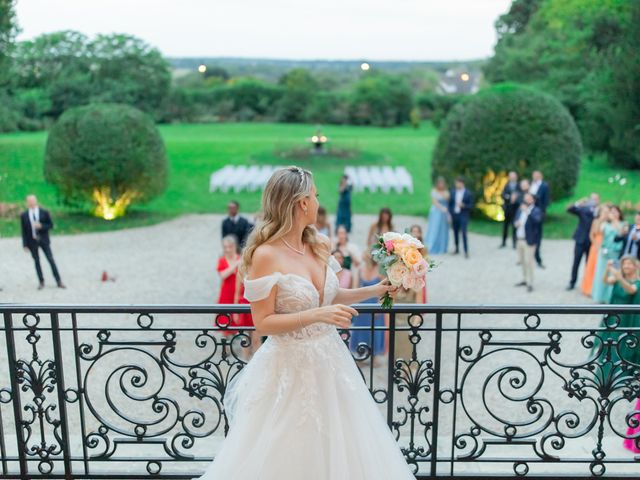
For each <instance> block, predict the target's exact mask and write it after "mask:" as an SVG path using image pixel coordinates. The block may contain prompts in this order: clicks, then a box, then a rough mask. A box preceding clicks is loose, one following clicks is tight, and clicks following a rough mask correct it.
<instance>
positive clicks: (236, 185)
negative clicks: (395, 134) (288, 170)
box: [209, 165, 413, 193]
mask: <svg viewBox="0 0 640 480" xmlns="http://www.w3.org/2000/svg"><path fill="white" fill-rule="evenodd" d="M280 168H284V167H283V166H280V165H251V166H246V165H226V166H225V167H223V168H221V169H220V170H217V171H215V172H213V173H212V174H211V178H210V179H209V191H210V192H224V193H227V192H229V191H233V192H240V191H243V190H245V191H248V192H255V191H256V190H259V189H263V188H264V186H265V184H266V183H267V180H269V177H271V175H272V174H273V172H274V171H275V170H278V169H280ZM344 173H345V174H346V175H347V176H348V177H349V180H350V182H351V184H352V185H353V188H354V190H355V191H356V192H364V191H365V190H368V191H369V192H378V191H380V192H382V193H390V192H391V191H392V190H393V191H395V192H397V193H402V192H403V191H405V190H406V191H407V192H409V193H413V179H412V178H411V174H410V173H409V172H408V171H407V169H406V168H405V167H395V168H393V167H388V166H385V167H376V166H369V167H367V166H359V167H353V166H347V167H345V169H344Z"/></svg>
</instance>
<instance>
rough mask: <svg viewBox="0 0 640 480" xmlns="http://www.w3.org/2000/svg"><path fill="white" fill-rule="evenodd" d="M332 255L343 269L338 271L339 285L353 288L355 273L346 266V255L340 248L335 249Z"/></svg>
mask: <svg viewBox="0 0 640 480" xmlns="http://www.w3.org/2000/svg"><path fill="white" fill-rule="evenodd" d="M331 255H333V258H335V259H336V261H337V262H338V264H339V265H340V267H342V270H340V271H339V272H338V273H336V277H338V285H340V288H353V273H352V272H351V269H349V268H346V267H345V259H344V255H343V254H342V252H341V251H340V250H334V251H333V252H332V253H331Z"/></svg>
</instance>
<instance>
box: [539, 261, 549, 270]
mask: <svg viewBox="0 0 640 480" xmlns="http://www.w3.org/2000/svg"><path fill="white" fill-rule="evenodd" d="M538 267H540V268H541V269H543V270H544V269H545V268H547V267H545V266H544V264H543V263H542V262H540V263H539V264H538Z"/></svg>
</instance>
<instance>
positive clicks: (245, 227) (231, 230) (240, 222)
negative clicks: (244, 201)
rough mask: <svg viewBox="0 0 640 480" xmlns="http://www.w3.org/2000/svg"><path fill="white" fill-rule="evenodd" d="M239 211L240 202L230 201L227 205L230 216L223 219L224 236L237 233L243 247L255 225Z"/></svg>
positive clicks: (240, 245)
mask: <svg viewBox="0 0 640 480" xmlns="http://www.w3.org/2000/svg"><path fill="white" fill-rule="evenodd" d="M239 211H240V204H239V203H238V202H236V201H235V200H232V201H230V202H229V204H228V205H227V214H228V217H227V218H225V219H224V220H223V221H222V238H224V237H226V236H227V235H235V237H236V239H237V240H238V245H239V247H240V248H243V247H244V244H245V242H246V241H247V237H248V236H249V232H251V229H252V228H253V225H251V223H249V220H247V219H246V218H244V217H243V216H241V215H240V213H239Z"/></svg>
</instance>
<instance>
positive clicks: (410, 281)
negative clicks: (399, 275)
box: [402, 274, 417, 290]
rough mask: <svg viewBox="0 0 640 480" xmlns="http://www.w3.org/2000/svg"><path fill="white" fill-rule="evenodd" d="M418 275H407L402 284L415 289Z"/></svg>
mask: <svg viewBox="0 0 640 480" xmlns="http://www.w3.org/2000/svg"><path fill="white" fill-rule="evenodd" d="M416 280H417V278H416V276H415V275H413V274H410V275H407V276H405V277H404V278H403V279H402V286H403V287H404V288H407V289H411V290H415V288H416Z"/></svg>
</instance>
